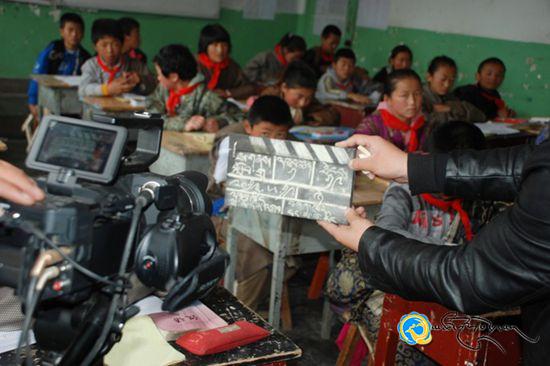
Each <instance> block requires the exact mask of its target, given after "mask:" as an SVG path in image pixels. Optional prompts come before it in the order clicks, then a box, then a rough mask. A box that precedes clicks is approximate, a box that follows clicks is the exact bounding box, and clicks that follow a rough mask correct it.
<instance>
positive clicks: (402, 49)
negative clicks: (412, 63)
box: [390, 44, 413, 60]
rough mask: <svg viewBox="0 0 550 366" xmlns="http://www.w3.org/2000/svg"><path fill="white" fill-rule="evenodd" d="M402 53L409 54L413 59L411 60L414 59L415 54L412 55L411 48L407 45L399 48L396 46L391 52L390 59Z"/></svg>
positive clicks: (401, 45)
mask: <svg viewBox="0 0 550 366" xmlns="http://www.w3.org/2000/svg"><path fill="white" fill-rule="evenodd" d="M402 52H405V53H408V54H409V56H410V57H411V60H412V59H413V53H412V51H411V49H410V48H409V47H407V46H406V45H404V44H400V45H399V46H395V47H394V48H393V49H392V50H391V53H390V59H394V58H395V57H396V56H397V55H399V54H400V53H402Z"/></svg>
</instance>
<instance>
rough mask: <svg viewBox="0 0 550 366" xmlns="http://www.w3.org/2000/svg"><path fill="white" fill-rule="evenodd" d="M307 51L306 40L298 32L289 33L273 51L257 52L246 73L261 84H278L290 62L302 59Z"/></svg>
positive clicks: (246, 68)
mask: <svg viewBox="0 0 550 366" xmlns="http://www.w3.org/2000/svg"><path fill="white" fill-rule="evenodd" d="M305 52H306V41H304V39H303V38H302V37H300V36H298V35H296V34H293V33H287V34H285V35H284V36H283V38H281V40H280V41H279V43H277V45H276V46H275V49H274V50H272V51H265V52H261V53H259V54H257V55H256V56H255V57H254V58H253V59H252V60H250V61H249V62H248V64H247V65H246V67H245V68H244V73H245V75H246V76H247V77H248V79H249V80H250V81H252V82H253V83H256V84H258V85H259V86H267V85H274V84H276V83H277V82H278V81H279V79H280V78H281V75H282V73H283V71H284V69H285V68H286V67H287V65H288V64H289V63H291V62H292V61H295V60H299V59H302V57H304V53H305Z"/></svg>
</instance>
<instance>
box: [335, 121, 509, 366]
mask: <svg viewBox="0 0 550 366" xmlns="http://www.w3.org/2000/svg"><path fill="white" fill-rule="evenodd" d="M485 146H486V142H485V137H484V136H483V133H482V132H481V131H480V130H479V128H477V127H476V126H475V125H473V124H471V123H468V122H462V121H458V122H444V123H442V124H440V125H439V126H438V127H436V129H435V130H434V133H433V134H432V135H431V136H430V137H429V139H428V141H427V147H426V150H427V151H429V152H431V153H447V152H449V151H452V150H456V149H474V150H481V149H484V148H485ZM504 208H506V204H504V203H493V202H491V201H464V200H460V199H456V198H453V197H448V196H443V195H438V194H421V195H412V194H411V191H410V188H409V186H408V185H407V184H400V183H392V184H391V185H390V186H389V187H388V189H387V190H386V192H385V193H384V199H383V202H382V206H381V208H380V212H379V214H378V215H377V219H376V225H377V226H379V227H381V228H385V229H388V230H392V231H393V232H396V233H399V234H401V235H403V236H405V237H407V238H412V239H417V240H421V241H423V242H425V243H431V244H435V245H448V244H449V243H452V244H453V245H456V244H465V245H467V243H469V242H470V241H471V240H472V239H473V237H474V236H475V234H477V233H478V232H479V231H480V230H481V229H482V228H483V226H484V225H485V224H487V222H489V220H490V219H491V218H492V217H494V216H495V215H496V214H497V213H499V212H500V211H501V210H503V209H504ZM368 283H369V282H368V279H366V276H365V275H364V274H363V273H362V272H361V269H360V268H359V261H358V257H357V253H356V252H354V251H352V250H349V249H344V250H343V251H342V259H341V260H340V262H339V263H338V264H337V265H336V266H335V268H334V270H332V271H331V273H330V274H329V277H328V280H327V287H326V293H327V295H328V297H329V299H330V301H331V302H332V303H333V304H335V305H336V306H340V307H344V308H347V309H349V311H350V314H351V320H352V321H356V322H359V323H360V324H363V325H364V328H365V329H366V330H367V332H366V334H367V335H368V337H367V338H368V339H369V341H370V342H372V343H373V344H375V343H376V340H377V335H378V329H379V326H380V317H381V311H380V310H381V308H382V303H383V299H384V293H383V292H382V291H378V290H377V291H373V289H372V288H371V287H370V286H369V285H368ZM411 361H412V362H411ZM403 364H406V365H411V364H414V365H433V363H430V362H429V361H428V360H427V359H426V358H425V356H423V355H422V354H421V353H420V352H418V351H417V350H415V349H414V348H413V347H410V346H407V345H406V344H405V343H403V342H399V344H398V346H397V355H396V365H403Z"/></svg>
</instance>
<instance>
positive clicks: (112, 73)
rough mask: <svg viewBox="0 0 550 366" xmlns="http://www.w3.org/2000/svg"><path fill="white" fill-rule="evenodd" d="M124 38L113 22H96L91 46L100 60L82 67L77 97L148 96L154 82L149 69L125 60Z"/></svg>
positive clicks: (136, 62)
mask: <svg viewBox="0 0 550 366" xmlns="http://www.w3.org/2000/svg"><path fill="white" fill-rule="evenodd" d="M123 40H124V36H123V34H122V30H121V29H120V26H119V23H118V22H117V21H116V20H114V19H97V20H96V21H95V22H94V24H93V25H92V42H93V43H94V48H95V50H96V52H97V56H95V57H93V58H91V59H89V60H88V61H86V63H85V64H84V65H83V66H82V80H81V81H80V85H79V86H78V95H79V96H80V97H81V98H82V97H86V96H116V95H120V94H122V93H129V92H132V93H138V94H144V95H145V94H149V93H150V92H151V91H152V90H153V89H154V87H155V80H154V78H153V76H152V75H151V73H150V72H149V70H148V69H147V66H146V65H145V64H144V63H143V62H141V61H138V60H135V59H126V58H123V57H122V53H121V50H122V42H123Z"/></svg>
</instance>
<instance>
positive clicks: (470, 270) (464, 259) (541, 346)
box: [359, 142, 550, 365]
mask: <svg viewBox="0 0 550 366" xmlns="http://www.w3.org/2000/svg"><path fill="white" fill-rule="evenodd" d="M408 169H409V184H410V187H411V191H412V193H413V194H418V193H422V192H444V193H445V194H448V195H452V196H461V197H464V198H468V199H484V200H510V201H511V200H514V201H515V204H514V205H513V206H512V207H511V208H509V209H507V210H506V211H504V212H502V213H501V214H499V215H497V216H496V217H495V218H493V220H492V221H491V222H490V223H489V224H488V225H486V226H485V227H484V228H483V229H482V230H481V231H480V232H479V233H478V234H477V236H476V237H475V238H474V240H473V241H472V242H471V243H469V244H467V245H463V246H436V245H430V244H424V243H421V242H418V241H414V240H411V239H407V238H405V237H403V236H401V235H399V234H396V233H393V232H391V231H387V230H384V229H381V228H379V227H376V226H373V227H371V228H369V229H368V230H366V231H365V233H364V234H363V237H362V238H361V242H360V245H359V258H360V265H361V268H362V270H363V272H364V273H365V274H366V276H367V278H368V280H369V282H370V283H371V284H372V285H373V286H374V287H377V288H379V289H381V290H383V291H386V292H390V293H395V294H398V295H400V296H403V297H404V298H407V299H410V300H422V301H432V302H437V303H440V304H442V305H444V306H446V307H449V308H451V309H456V310H459V311H461V312H464V313H469V314H479V313H484V312H488V311H492V310H495V309H505V308H510V307H515V306H518V305H521V306H522V323H523V324H522V330H523V331H524V332H525V333H526V334H527V335H528V336H530V337H532V338H536V337H537V336H538V337H540V340H539V341H538V343H536V344H529V343H526V342H524V364H526V365H542V364H545V365H547V364H548V362H549V361H548V360H550V142H545V143H543V144H541V145H539V146H536V147H534V146H528V145H524V146H518V147H514V148H508V149H496V150H486V151H475V152H474V151H462V152H459V153H451V154H435V155H409V162H408Z"/></svg>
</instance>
